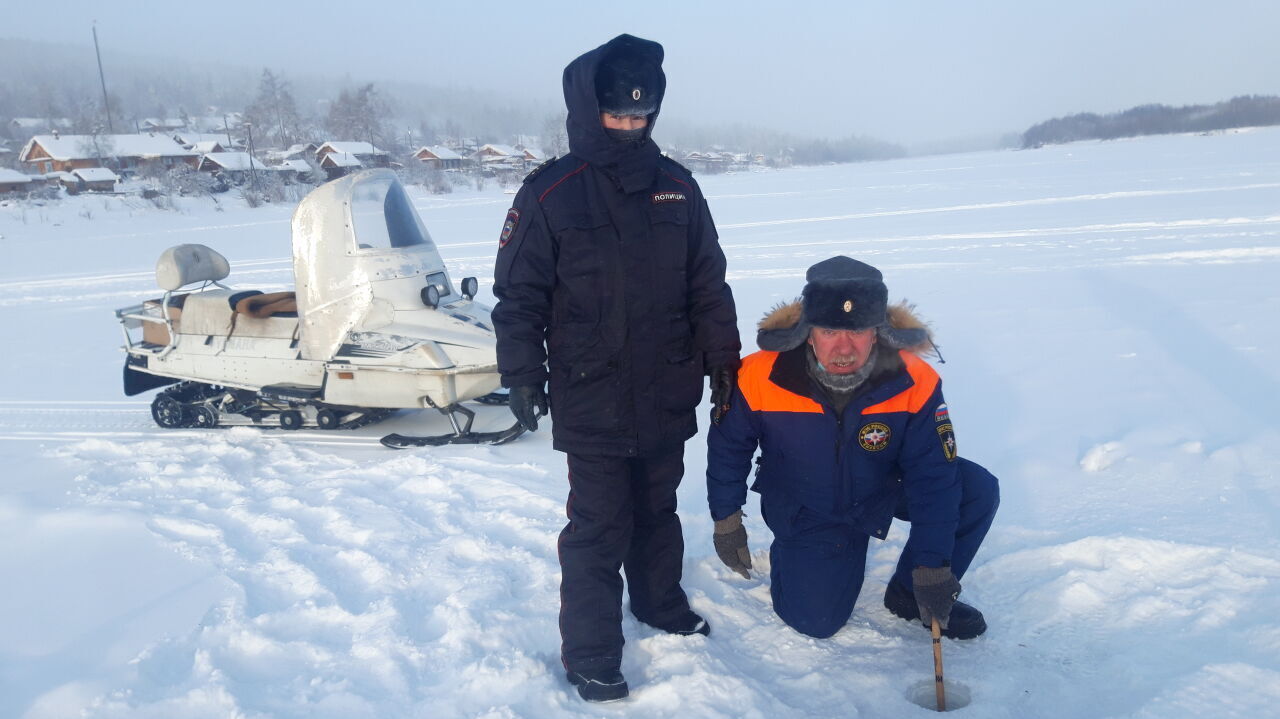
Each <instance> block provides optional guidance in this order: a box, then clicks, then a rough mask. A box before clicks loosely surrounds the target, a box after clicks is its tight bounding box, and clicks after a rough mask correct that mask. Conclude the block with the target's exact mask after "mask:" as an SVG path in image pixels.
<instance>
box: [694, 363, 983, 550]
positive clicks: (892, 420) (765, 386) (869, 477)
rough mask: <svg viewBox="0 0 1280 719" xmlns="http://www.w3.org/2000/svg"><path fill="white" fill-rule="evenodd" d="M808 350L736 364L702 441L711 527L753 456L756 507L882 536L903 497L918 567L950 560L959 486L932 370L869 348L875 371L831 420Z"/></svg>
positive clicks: (740, 495) (740, 494)
mask: <svg viewBox="0 0 1280 719" xmlns="http://www.w3.org/2000/svg"><path fill="white" fill-rule="evenodd" d="M807 352H808V347H807V345H804V344H802V345H800V346H799V347H797V348H795V349H792V350H787V351H785V352H756V353H755V354H752V355H750V356H748V357H747V358H746V359H744V360H743V363H742V368H741V369H740V370H739V372H738V391H737V392H735V393H734V397H733V401H732V406H731V408H730V410H729V412H728V413H727V414H726V415H725V417H724V418H723V419H722V420H721V422H720V424H718V425H712V427H711V430H710V434H709V436H708V441H707V445H708V446H707V500H708V503H709V504H710V507H711V516H712V518H714V519H723V518H725V517H727V516H729V515H731V514H733V513H734V512H736V511H737V510H738V509H740V508H741V507H742V505H743V504H745V503H746V499H747V479H748V476H749V474H750V472H751V460H752V457H753V456H754V455H755V452H756V450H757V448H758V449H759V450H760V459H759V460H758V461H757V464H758V465H759V469H758V470H757V473H756V480H755V482H754V483H753V485H752V487H751V488H752V489H754V490H756V491H758V492H760V493H761V497H762V500H761V501H762V502H765V501H767V502H769V504H770V506H783V507H792V508H795V509H796V510H799V509H800V508H803V509H805V510H807V511H808V512H809V513H812V514H814V515H817V516H819V517H821V518H822V519H825V520H827V521H834V522H841V523H848V524H851V525H852V526H853V527H854V528H856V529H857V530H859V531H862V532H864V533H866V534H868V535H870V536H873V537H877V538H880V539H884V537H885V536H886V534H887V533H888V531H889V524H890V523H891V522H892V521H893V515H894V509H895V507H897V506H898V502H899V500H900V499H901V498H902V497H903V495H904V494H905V497H906V506H907V512H908V514H909V515H910V520H911V534H910V538H909V539H908V542H909V543H910V544H911V545H912V548H913V549H914V550H915V551H916V552H917V560H918V562H919V563H920V564H921V565H923V566H942V564H943V563H944V562H949V561H950V559H951V551H952V548H953V546H954V542H955V533H956V525H957V523H958V517H959V504H960V485H959V481H958V479H957V476H956V463H955V460H956V443H955V434H954V432H953V430H952V426H951V418H950V416H949V413H948V411H947V405H946V402H945V400H944V399H943V397H942V380H941V378H939V377H938V374H937V372H935V371H934V369H933V368H932V367H930V366H929V364H928V363H926V362H925V361H924V360H922V359H920V358H919V357H917V356H916V355H915V354H913V353H911V352H908V351H906V350H901V351H898V350H893V349H890V348H888V347H885V346H884V345H877V348H876V352H877V358H876V369H875V371H874V372H873V374H872V376H871V377H869V378H868V379H867V381H866V382H864V383H863V384H862V386H860V387H859V388H858V391H856V392H855V394H854V396H853V398H852V399H851V400H850V402H849V404H848V405H847V406H846V407H845V408H844V411H843V412H839V413H837V412H836V410H835V409H834V407H833V406H832V405H831V403H830V401H829V400H828V399H827V396H826V394H825V393H824V392H823V390H822V389H821V388H820V387H819V386H818V385H817V383H816V382H814V381H813V380H812V379H811V378H810V377H809V374H808V372H807V370H806V362H807V357H806V353H807ZM791 516H795V513H792V515H791ZM771 521H772V520H771Z"/></svg>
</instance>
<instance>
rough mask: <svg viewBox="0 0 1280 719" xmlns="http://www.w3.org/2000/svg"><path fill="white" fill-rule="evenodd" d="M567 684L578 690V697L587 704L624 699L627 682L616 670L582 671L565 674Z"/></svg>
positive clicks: (626, 692)
mask: <svg viewBox="0 0 1280 719" xmlns="http://www.w3.org/2000/svg"><path fill="white" fill-rule="evenodd" d="M564 676H565V678H566V679H568V680H569V683H570V684H572V685H574V686H575V687H577V688H578V696H580V697H582V698H583V699H585V700H587V701H589V702H616V701H618V700H619V699H626V698H627V694H629V693H630V692H628V691H627V680H626V679H623V678H622V672H620V671H618V670H617V669H584V670H583V671H580V672H575V671H568V672H565V675H564Z"/></svg>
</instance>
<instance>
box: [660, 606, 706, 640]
mask: <svg viewBox="0 0 1280 719" xmlns="http://www.w3.org/2000/svg"><path fill="white" fill-rule="evenodd" d="M654 626H656V627H658V629H661V630H662V631H664V632H666V633H667V634H678V635H680V636H682V637H691V636H693V635H694V634H701V635H702V636H704V637H708V636H711V625H710V624H707V620H705V619H703V618H702V617H700V616H698V614H697V613H696V612H694V611H693V610H692V609H690V610H688V611H687V612H685V614H684V615H683V616H681V617H680V618H679V619H677V620H675V621H674V622H671V623H670V624H662V625H658V624H655V625H654Z"/></svg>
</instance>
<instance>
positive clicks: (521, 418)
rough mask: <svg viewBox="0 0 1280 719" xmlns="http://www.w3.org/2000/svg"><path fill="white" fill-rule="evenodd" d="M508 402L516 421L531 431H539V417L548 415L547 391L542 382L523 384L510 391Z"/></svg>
mask: <svg viewBox="0 0 1280 719" xmlns="http://www.w3.org/2000/svg"><path fill="white" fill-rule="evenodd" d="M507 403H508V404H509V405H510V407H511V414H514V415H515V416H516V421H517V422H519V423H520V425H521V426H522V427H524V428H525V429H527V430H529V431H530V432H536V431H538V418H539V417H545V416H546V415H547V393H546V392H545V391H544V390H543V389H542V383H541V382H539V383H538V384H522V385H520V386H519V387H512V388H511V390H510V391H509V392H508V400H507Z"/></svg>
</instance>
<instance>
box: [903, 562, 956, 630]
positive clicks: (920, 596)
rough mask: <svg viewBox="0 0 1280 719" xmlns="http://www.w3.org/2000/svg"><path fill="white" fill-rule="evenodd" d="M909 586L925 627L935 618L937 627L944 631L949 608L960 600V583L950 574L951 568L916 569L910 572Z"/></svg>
mask: <svg viewBox="0 0 1280 719" xmlns="http://www.w3.org/2000/svg"><path fill="white" fill-rule="evenodd" d="M911 584H912V590H913V591H914V592H915V595H916V606H918V607H919V608H920V619H922V620H924V623H925V626H929V625H930V624H932V623H933V618H934V617H937V618H938V625H939V626H941V627H942V628H943V629H946V628H947V622H948V621H949V620H950V619H951V608H952V607H953V606H955V604H956V600H957V599H959V598H960V582H959V580H957V579H956V575H954V574H952V573H951V567H916V568H915V569H913V570H911Z"/></svg>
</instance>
